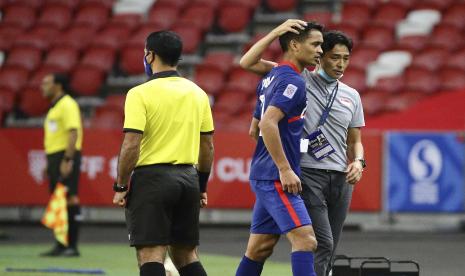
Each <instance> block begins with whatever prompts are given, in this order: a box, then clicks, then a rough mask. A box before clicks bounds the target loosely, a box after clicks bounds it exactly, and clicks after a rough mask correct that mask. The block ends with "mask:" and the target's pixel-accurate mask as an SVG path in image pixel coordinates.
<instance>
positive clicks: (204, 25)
mask: <svg viewBox="0 0 465 276" xmlns="http://www.w3.org/2000/svg"><path fill="white" fill-rule="evenodd" d="M214 18H215V11H214V8H213V7H212V6H209V5H207V4H194V3H193V4H191V5H190V6H189V7H187V8H186V10H184V12H183V13H182V15H181V21H182V22H183V24H186V25H189V26H195V27H197V28H199V29H200V30H202V32H205V31H207V30H209V29H210V28H211V26H212V24H213V20H214Z"/></svg>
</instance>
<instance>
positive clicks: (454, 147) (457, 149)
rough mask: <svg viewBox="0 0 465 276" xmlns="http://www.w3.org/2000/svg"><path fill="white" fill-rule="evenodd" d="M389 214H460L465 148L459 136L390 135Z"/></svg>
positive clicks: (462, 204) (462, 199)
mask: <svg viewBox="0 0 465 276" xmlns="http://www.w3.org/2000/svg"><path fill="white" fill-rule="evenodd" d="M388 138H389V139H388V156H387V157H388V162H387V165H388V166H387V177H388V178H387V179H388V180H387V185H388V187H387V188H388V189H387V190H388V202H387V206H388V209H389V211H392V212H460V211H463V210H464V204H465V202H464V197H465V195H464V194H465V188H464V183H465V176H464V175H465V172H464V166H465V154H464V153H465V146H464V144H463V143H462V142H460V140H459V139H457V138H458V137H457V134H456V133H415V134H411V133H410V134H408V133H390V134H389V135H388Z"/></svg>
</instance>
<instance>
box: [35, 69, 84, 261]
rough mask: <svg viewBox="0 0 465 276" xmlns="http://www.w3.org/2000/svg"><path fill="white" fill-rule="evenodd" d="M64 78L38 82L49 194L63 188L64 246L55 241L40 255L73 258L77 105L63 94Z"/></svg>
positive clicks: (76, 229)
mask: <svg viewBox="0 0 465 276" xmlns="http://www.w3.org/2000/svg"><path fill="white" fill-rule="evenodd" d="M67 86H68V78H67V77H66V76H65V75H62V74H50V75H47V76H45V77H44V79H43V80H42V87H41V88H42V93H43V96H44V97H45V98H46V99H47V100H49V101H50V103H51V104H50V108H49V110H48V112H47V116H46V117H45V122H44V133H45V137H44V148H45V153H46V155H47V166H46V169H45V170H46V174H47V176H48V179H49V183H50V185H49V188H50V193H53V191H54V190H55V185H56V184H57V182H62V183H63V184H65V185H66V187H67V202H68V208H67V209H68V210H67V211H68V240H69V244H68V246H67V247H66V246H64V245H63V244H61V243H60V242H58V241H57V242H56V245H55V247H54V248H52V249H51V250H50V251H48V252H45V253H42V254H41V255H42V256H68V257H77V256H79V251H78V248H77V241H78V233H79V224H80V213H81V208H80V206H79V196H78V184H79V174H80V167H81V148H82V136H83V135H82V124H81V114H80V110H79V106H78V104H77V103H76V101H75V100H74V99H73V98H72V97H71V96H70V95H67V94H66V93H65V91H66V89H67Z"/></svg>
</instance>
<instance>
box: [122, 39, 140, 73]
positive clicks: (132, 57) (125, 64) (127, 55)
mask: <svg viewBox="0 0 465 276" xmlns="http://www.w3.org/2000/svg"><path fill="white" fill-rule="evenodd" d="M143 58H144V44H143V43H142V44H141V45H139V46H127V47H124V48H123V49H122V50H121V58H120V64H119V67H120V69H121V70H122V71H123V72H125V73H126V74H128V75H139V74H143V73H144V65H143Z"/></svg>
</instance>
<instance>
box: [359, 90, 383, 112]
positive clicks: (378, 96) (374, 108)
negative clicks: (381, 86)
mask: <svg viewBox="0 0 465 276" xmlns="http://www.w3.org/2000/svg"><path fill="white" fill-rule="evenodd" d="M371 91H372V92H367V93H366V94H364V95H363V96H362V97H361V98H362V105H363V112H364V113H365V115H367V116H373V115H376V114H379V113H380V112H382V111H383V109H384V104H385V102H386V99H387V98H388V95H387V94H385V93H382V92H377V91H373V90H371Z"/></svg>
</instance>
